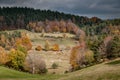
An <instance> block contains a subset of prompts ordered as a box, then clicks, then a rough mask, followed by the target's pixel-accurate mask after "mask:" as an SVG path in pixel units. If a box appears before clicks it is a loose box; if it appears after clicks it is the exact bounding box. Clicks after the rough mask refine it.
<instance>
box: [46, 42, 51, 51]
mask: <svg viewBox="0 0 120 80" xmlns="http://www.w3.org/2000/svg"><path fill="white" fill-rule="evenodd" d="M45 50H46V51H48V50H50V44H49V42H48V40H46V42H45Z"/></svg>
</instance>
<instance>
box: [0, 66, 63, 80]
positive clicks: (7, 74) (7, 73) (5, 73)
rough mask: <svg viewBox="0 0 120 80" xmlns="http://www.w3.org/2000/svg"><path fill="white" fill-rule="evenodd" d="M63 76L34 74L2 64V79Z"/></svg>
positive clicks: (44, 78) (0, 74)
mask: <svg viewBox="0 0 120 80" xmlns="http://www.w3.org/2000/svg"><path fill="white" fill-rule="evenodd" d="M61 76H62V75H55V74H44V75H32V74H29V73H24V72H19V71H15V70H12V69H8V68H5V67H2V66H0V80H38V79H39V80H55V79H58V78H60V77H61Z"/></svg>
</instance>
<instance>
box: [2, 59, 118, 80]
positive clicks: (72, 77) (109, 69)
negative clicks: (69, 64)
mask: <svg viewBox="0 0 120 80" xmlns="http://www.w3.org/2000/svg"><path fill="white" fill-rule="evenodd" d="M119 61H120V60H114V61H111V63H112V62H114V63H115V64H116V63H119ZM112 64H113V63H112ZM113 65H114V64H113ZM113 65H108V64H106V63H101V64H98V65H94V66H91V67H88V68H84V69H81V70H79V71H75V72H71V73H67V74H63V75H60V74H45V75H32V74H29V73H24V72H19V71H15V70H12V69H8V68H5V67H2V66H0V80H120V66H119V65H114V66H113Z"/></svg>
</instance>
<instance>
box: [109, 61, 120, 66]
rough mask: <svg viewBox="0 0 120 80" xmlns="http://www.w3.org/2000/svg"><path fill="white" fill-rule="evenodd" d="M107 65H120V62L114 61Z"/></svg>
mask: <svg viewBox="0 0 120 80" xmlns="http://www.w3.org/2000/svg"><path fill="white" fill-rule="evenodd" d="M107 64H110V65H116V64H120V60H116V61H112V62H109V63H107Z"/></svg>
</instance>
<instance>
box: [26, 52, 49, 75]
mask: <svg viewBox="0 0 120 80" xmlns="http://www.w3.org/2000/svg"><path fill="white" fill-rule="evenodd" d="M24 69H25V70H26V71H28V72H30V73H32V74H42V73H46V72H47V69H46V64H45V61H44V60H43V58H42V57H41V56H40V55H39V54H36V53H30V54H28V55H27V57H26V59H25V63H24Z"/></svg>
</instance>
